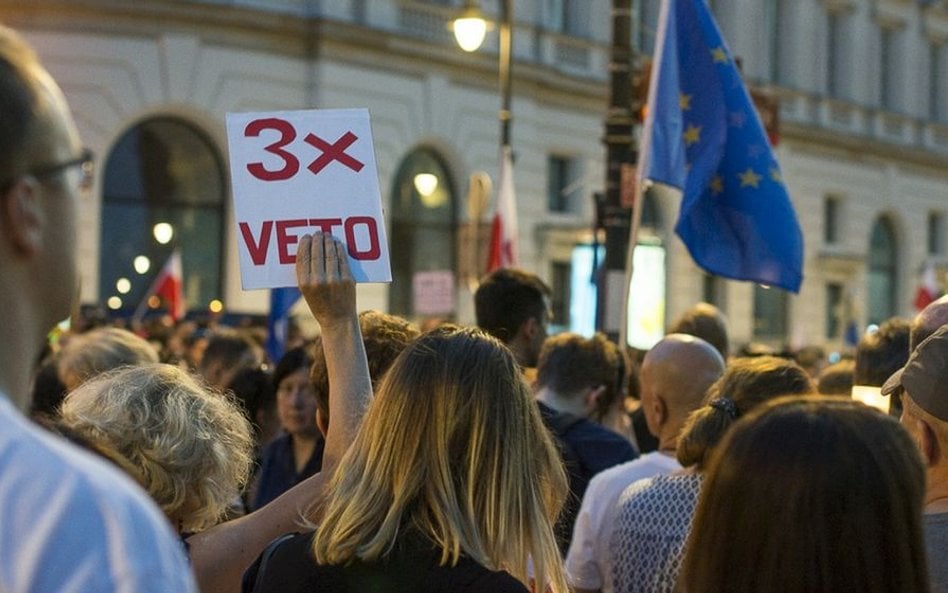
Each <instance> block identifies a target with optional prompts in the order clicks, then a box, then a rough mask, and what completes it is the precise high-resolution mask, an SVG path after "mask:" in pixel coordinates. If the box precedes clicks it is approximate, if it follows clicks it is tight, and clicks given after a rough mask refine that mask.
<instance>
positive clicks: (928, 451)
mask: <svg viewBox="0 0 948 593" xmlns="http://www.w3.org/2000/svg"><path fill="white" fill-rule="evenodd" d="M915 422H916V428H917V429H918V434H919V440H920V442H919V444H918V448H919V449H920V450H921V452H922V459H923V460H924V461H925V465H926V466H927V467H934V466H935V465H938V462H939V461H940V459H941V445H940V444H939V443H938V437H936V436H935V431H934V430H932V427H931V426H929V424H928V422H925V421H924V420H922V419H921V418H919V419H917V420H915Z"/></svg>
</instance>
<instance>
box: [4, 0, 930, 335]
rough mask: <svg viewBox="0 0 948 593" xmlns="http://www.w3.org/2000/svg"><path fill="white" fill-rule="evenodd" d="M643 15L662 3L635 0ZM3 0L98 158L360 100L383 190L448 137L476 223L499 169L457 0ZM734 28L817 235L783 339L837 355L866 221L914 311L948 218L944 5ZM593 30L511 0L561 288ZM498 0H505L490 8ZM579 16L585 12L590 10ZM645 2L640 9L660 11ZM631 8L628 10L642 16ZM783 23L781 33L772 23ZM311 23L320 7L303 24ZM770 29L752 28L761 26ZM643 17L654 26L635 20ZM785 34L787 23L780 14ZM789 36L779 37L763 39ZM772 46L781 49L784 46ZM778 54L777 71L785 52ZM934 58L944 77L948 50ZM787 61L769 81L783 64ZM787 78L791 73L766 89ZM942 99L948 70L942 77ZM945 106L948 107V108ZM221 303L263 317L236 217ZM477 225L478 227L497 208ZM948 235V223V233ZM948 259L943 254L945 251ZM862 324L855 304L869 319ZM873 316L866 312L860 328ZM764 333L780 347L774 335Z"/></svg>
mask: <svg viewBox="0 0 948 593" xmlns="http://www.w3.org/2000/svg"><path fill="white" fill-rule="evenodd" d="M641 1H642V2H643V3H645V4H646V5H648V4H651V5H652V6H651V7H649V6H644V7H643V8H644V9H647V12H648V13H649V14H654V13H655V10H654V9H655V7H656V6H657V2H654V1H653V0H641ZM22 4H23V3H21V2H16V1H14V0H0V20H2V21H3V22H5V23H7V24H9V25H11V26H14V27H15V28H17V29H19V30H20V31H22V32H23V33H24V35H25V36H26V37H27V39H28V40H29V41H30V42H31V43H32V44H33V45H34V46H35V47H36V48H37V51H38V52H39V53H40V55H41V58H42V59H43V61H44V62H45V63H46V65H47V66H48V68H49V69H50V71H51V72H52V73H53V75H54V76H55V77H56V78H57V80H58V81H59V82H60V83H61V85H62V87H63V89H64V91H65V92H66V95H67V97H68V99H69V101H70V104H71V106H72V109H73V111H74V112H75V116H76V120H77V124H78V125H79V128H80V132H81V134H82V137H83V139H84V141H85V142H86V144H88V145H89V146H90V147H91V148H92V149H93V150H95V151H96V153H97V154H98V155H102V156H104V155H107V154H108V153H109V151H110V149H111V147H112V146H113V145H114V143H115V142H116V140H117V139H118V138H119V137H120V136H121V135H122V134H123V133H124V132H125V131H126V130H127V129H128V128H129V127H130V126H132V125H134V124H135V123H136V122H138V121H140V120H142V119H143V118H146V117H149V116H151V115H156V114H171V115H176V116H179V117H181V118H183V119H185V120H186V121H188V122H190V123H191V124H193V125H194V126H196V127H197V128H199V129H201V130H203V131H204V132H206V133H207V134H208V135H209V136H210V137H211V138H212V139H213V141H214V142H215V143H216V145H217V146H218V147H219V148H220V150H221V151H222V153H226V145H227V143H226V136H225V132H224V114H225V113H227V112H230V111H255V110H259V111H264V110H266V111H270V110H282V109H301V108H309V107H322V108H329V107H357V106H358V107H368V108H369V110H370V113H371V115H372V124H373V134H374V136H375V141H376V156H377V159H378V165H379V176H380V184H381V187H382V193H383V200H385V201H386V207H387V206H389V205H390V204H389V200H390V198H391V196H390V193H391V190H392V185H393V183H394V176H395V173H396V171H397V169H398V167H399V165H400V163H401V162H402V160H403V159H404V158H405V156H406V155H408V154H409V153H410V152H411V151H412V150H413V149H415V148H417V147H422V146H427V147H432V148H434V149H436V150H437V151H438V152H439V154H440V155H441V156H442V157H443V158H444V159H445V161H446V163H447V164H448V166H449V168H450V169H451V173H452V177H453V179H454V185H455V187H454V188H453V189H454V193H455V195H456V196H457V197H458V200H459V203H458V208H457V211H458V213H459V214H458V223H459V224H461V225H464V224H466V223H468V222H470V221H469V220H468V214H467V204H466V196H465V194H466V191H467V179H468V177H469V175H471V174H472V173H474V172H476V171H486V172H487V173H489V174H490V175H491V177H493V178H494V179H496V178H497V163H498V148H497V147H498V124H497V110H498V107H499V98H498V95H497V88H496V68H497V56H496V53H495V52H496V49H493V50H492V49H490V48H496V39H495V35H494V34H492V36H491V38H490V39H488V41H487V43H486V46H485V47H486V49H484V50H482V51H479V52H477V53H475V54H472V55H467V54H463V53H462V52H460V50H458V49H456V47H455V46H454V45H453V43H452V42H451V39H450V33H449V32H448V31H447V29H446V26H447V25H446V22H447V20H448V19H449V18H450V16H451V15H452V14H453V13H454V11H455V9H456V8H455V7H454V6H452V5H457V4H459V3H458V2H453V3H452V2H450V1H446V2H423V1H410V0H386V1H377V2H368V1H358V0H340V1H338V2H306V1H303V0H296V1H291V0H283V1H280V2H254V1H250V0H245V1H237V0H231V1H227V2H224V1H220V0H218V1H211V0H207V1H204V2H198V1H195V2H179V1H172V0H154V1H149V2H137V3H122V2H114V1H107V0H99V1H92V0H90V1H88V2H84V3H82V4H81V5H79V6H77V5H76V4H74V3H71V2H67V1H65V0H60V1H53V0H49V1H47V0H43V1H39V0H38V1H36V2H32V3H30V4H29V5H28V6H22ZM713 4H714V6H715V9H716V10H717V11H718V12H719V16H720V19H721V22H722V28H723V29H724V32H725V35H726V36H727V37H728V39H729V40H730V43H731V46H732V50H733V52H734V53H735V54H736V55H740V56H741V57H742V58H743V63H744V69H745V72H746V73H747V77H748V79H749V80H752V81H753V82H754V83H755V84H758V85H760V86H763V87H765V88H768V89H770V90H771V91H772V92H774V93H776V94H777V95H778V96H779V98H780V99H781V115H782V118H783V125H782V135H781V142H780V145H779V147H778V149H777V154H778V159H779V160H780V162H781V166H782V169H783V172H784V178H785V180H786V182H787V184H788V187H789V189H790V194H791V196H792V198H793V200H794V204H795V206H796V209H797V213H798V216H799V218H800V222H801V225H802V227H803V230H804V236H805V239H806V273H805V281H804V285H803V289H802V291H801V293H800V295H799V296H795V297H791V298H790V301H789V319H788V327H789V328H790V330H789V331H788V335H787V336H785V337H784V339H786V340H787V341H789V342H791V343H793V344H795V345H801V344H803V343H826V344H828V345H829V346H831V347H836V346H839V345H840V340H839V338H838V337H827V336H826V335H825V333H826V332H825V319H826V307H827V305H826V303H825V286H826V283H828V282H834V283H841V284H843V285H844V286H845V287H846V288H847V291H848V292H849V293H851V294H852V295H853V298H854V300H855V302H856V307H855V309H856V310H857V311H858V310H859V303H861V302H862V301H864V300H865V297H866V295H865V290H866V265H865V258H866V255H867V253H868V242H869V230H870V228H871V226H872V224H873V223H874V221H876V220H877V219H878V218H879V217H880V216H888V217H889V218H890V219H891V220H892V221H893V222H894V223H895V226H896V229H897V235H898V240H899V258H900V263H901V265H900V268H899V276H898V286H899V288H898V312H899V313H901V314H903V315H909V314H911V312H912V310H911V300H912V297H913V295H914V290H915V284H916V273H917V270H918V268H919V266H920V265H921V264H922V262H924V261H925V260H926V259H928V258H929V257H932V256H931V255H930V254H928V253H927V249H926V245H927V241H926V240H925V238H924V234H925V232H926V229H927V227H926V225H927V217H928V213H929V212H943V211H946V212H948V124H946V123H945V122H944V121H940V122H936V121H933V120H932V118H931V114H932V113H935V112H937V110H933V109H932V108H931V106H930V105H929V97H933V96H935V97H939V98H940V100H946V99H945V97H946V96H948V93H946V92H937V93H930V92H928V90H927V89H928V87H927V85H928V84H930V80H929V78H930V74H931V68H930V64H929V62H928V60H929V59H930V55H929V53H927V52H926V51H924V50H923V49H924V48H927V47H930V45H931V44H932V43H933V42H936V41H939V40H940V41H945V40H946V39H948V10H946V8H945V3H944V2H932V3H928V5H927V7H923V6H922V4H921V3H918V2H908V1H905V0H885V1H883V0H878V1H877V0H841V1H836V0H826V1H824V0H790V1H789V2H788V1H786V0H782V2H780V3H778V2H776V1H775V0H774V1H770V0H769V1H768V2H763V1H760V0H732V1H730V2H729V1H728V0H718V1H716V2H714V3H713ZM581 5H582V6H580V4H577V5H576V6H580V8H579V9H578V10H588V13H587V15H586V18H587V19H588V25H586V27H585V31H584V34H583V35H582V36H574V35H565V34H561V33H559V32H557V31H551V30H548V29H546V28H544V25H543V23H544V22H546V20H547V19H549V18H550V16H549V14H547V12H548V11H549V9H550V8H549V7H550V6H554V7H555V8H558V7H560V6H562V4H561V3H559V2H549V3H547V2H541V1H540V0H530V1H523V2H521V1H520V0H518V2H517V3H516V10H517V27H516V30H515V48H514V49H515V55H516V57H517V62H516V64H515V68H514V100H513V114H514V120H513V132H512V134H513V144H514V147H515V151H516V156H517V161H516V178H515V179H516V193H517V197H518V209H519V217H520V229H521V241H520V254H521V258H522V261H521V264H522V265H523V266H524V267H526V268H528V269H531V270H534V271H536V272H537V273H539V274H540V275H541V276H543V277H544V278H547V279H549V278H550V275H551V273H552V272H551V269H552V265H553V263H555V262H557V261H561V262H562V261H568V260H569V257H570V254H571V251H572V247H573V246H575V245H576V244H577V243H579V242H584V241H588V240H589V239H590V230H589V229H590V226H591V220H592V216H593V206H592V199H591V196H592V194H593V192H595V191H599V190H601V188H602V184H603V178H604V163H603V158H604V148H603V146H602V144H601V137H602V133H603V118H604V109H605V105H606V91H607V89H606V74H607V70H606V68H607V59H608V53H607V49H608V48H607V43H608V38H609V27H610V24H609V10H608V9H609V2H608V0H589V1H588V2H586V1H583V2H581ZM485 6H486V7H487V8H489V9H493V8H495V6H494V3H490V2H488V3H486V4H485ZM583 6H584V7H585V8H582V7H583ZM828 10H840V11H844V12H845V13H846V14H849V15H851V21H850V22H848V24H847V25H846V26H847V27H850V28H849V29H848V31H849V35H847V41H846V43H849V44H851V45H847V46H845V48H843V49H840V50H839V51H843V52H844V53H845V56H848V58H847V60H848V62H849V63H851V68H850V69H849V70H847V71H846V72H844V73H842V74H840V80H839V81H838V82H839V84H837V85H836V87H837V89H839V93H841V94H842V95H844V96H828V95H827V94H826V74H827V65H826V63H825V51H824V48H825V44H826V41H827V40H826V34H827V33H826V29H827V21H826V18H825V15H826V14H827V11H828ZM649 11H650V12H649ZM637 14H638V13H637ZM774 14H779V15H780V20H779V23H778V24H777V25H774V26H773V28H771V27H770V25H766V23H768V22H769V21H768V20H767V19H769V18H773V17H772V15H774ZM307 17H308V18H307ZM880 23H883V24H885V25H886V26H897V27H900V28H901V30H903V31H904V36H903V37H902V38H901V39H902V42H901V43H902V45H900V50H899V51H900V52H901V53H900V55H901V56H902V57H903V59H904V63H905V71H904V73H900V74H899V75H898V76H897V77H896V78H895V79H893V80H894V81H895V82H896V83H897V84H898V86H899V89H900V90H899V93H898V105H899V106H900V108H899V110H898V111H891V110H886V109H881V108H880V101H881V99H880V97H879V91H878V88H879V80H878V76H879V75H878V71H879V63H878V60H879V58H878V56H877V54H878V43H879V34H878V29H879V27H880ZM750 24H758V25H759V26H749V25H750ZM642 25H643V26H645V27H648V26H653V25H649V23H648V22H645V23H642ZM778 25H779V26H778ZM771 29H773V30H774V31H779V35H778V36H777V37H776V38H775V37H774V35H773V34H770V33H769V32H770V31H771ZM775 43H776V44H778V45H779V48H777V49H775V48H774V47H773V44H775ZM774 60H776V61H777V62H779V63H778V64H774V63H772V62H774ZM943 63H944V64H946V68H948V59H945V60H944V62H943ZM777 66H779V67H780V68H779V70H780V71H779V75H778V73H777V70H778V68H777ZM778 79H779V82H780V84H776V81H777V80H778ZM935 84H937V85H941V86H940V87H939V89H943V90H945V91H948V87H946V85H948V73H945V74H943V75H941V76H940V77H938V78H937V80H936V81H935ZM941 113H944V114H945V115H946V117H948V108H945V109H944V110H943V111H941ZM551 154H556V155H565V156H569V157H571V158H573V159H574V160H575V161H576V162H577V163H578V166H579V169H580V171H581V174H580V178H581V182H580V187H581V190H580V191H579V192H578V194H579V196H580V197H579V199H578V202H577V203H576V204H575V205H574V207H573V208H571V209H570V210H569V211H567V212H550V211H549V210H548V208H547V195H546V194H547V181H548V176H549V171H548V157H549V155H551ZM100 192H101V188H99V187H96V188H94V190H93V191H92V195H90V196H89V200H88V202H87V204H86V208H85V209H84V211H83V225H82V232H81V234H80V239H79V240H80V244H79V245H78V246H77V248H78V249H79V251H80V256H81V257H80V259H81V261H82V270H81V271H82V278H83V288H82V298H83V300H84V301H86V302H93V301H96V300H98V299H100V298H102V297H103V295H100V294H98V288H97V287H98V276H97V275H98V264H97V262H98V261H99V255H100V252H101V250H103V249H108V246H105V245H100V244H99V243H100V239H99V238H100V225H101V223H102V221H101V220H100V210H101V207H100V206H101V204H100V202H99V200H100V197H101V196H100ZM828 195H833V196H837V197H838V198H839V199H840V200H841V204H842V212H843V216H842V218H841V227H840V229H839V231H840V238H839V240H838V241H837V242H836V243H835V244H833V245H825V244H824V242H823V225H824V222H825V221H824V220H823V204H824V200H825V199H826V197H827V196H828ZM660 209H661V212H662V221H663V222H662V228H660V229H657V231H658V235H659V236H660V237H661V238H662V239H663V241H664V243H665V245H666V247H667V248H668V256H667V263H668V272H667V278H668V280H667V287H666V288H667V295H668V302H667V306H666V311H667V315H668V319H669V320H671V319H672V318H674V317H675V316H677V315H678V314H679V313H680V312H681V311H683V310H684V309H686V308H687V307H689V306H690V305H692V304H693V303H695V302H696V301H698V300H700V299H701V298H702V294H703V293H702V290H703V273H702V272H701V271H700V270H698V269H697V268H696V266H695V265H694V264H693V262H692V261H691V259H690V257H689V256H688V253H687V251H686V250H685V248H684V246H683V245H682V244H681V242H680V241H679V240H678V239H677V238H676V237H675V236H674V232H673V226H674V220H675V218H676V210H677V204H676V203H674V202H663V203H662V204H661V205H660ZM227 212H228V214H227V216H228V222H227V225H226V226H227V228H228V233H227V237H226V245H225V253H226V254H227V259H226V262H225V264H224V266H225V268H224V279H225V280H224V290H223V295H222V297H223V300H224V302H225V304H226V306H227V307H228V308H231V309H235V310H245V311H263V310H265V308H266V302H267V301H266V298H267V296H266V293H265V292H262V291H253V292H245V291H242V290H241V289H240V281H239V271H238V261H237V250H236V239H235V234H234V232H233V230H232V229H230V226H231V225H232V221H231V218H230V214H229V208H228V209H227ZM485 220H486V217H485ZM946 232H948V231H946ZM934 257H935V260H936V262H937V263H938V264H939V265H942V266H944V265H945V264H946V263H948V260H946V259H945V254H944V253H939V254H935V255H934ZM464 280H465V279H464V278H460V277H459V278H458V297H457V312H456V315H457V318H458V319H459V320H460V321H463V322H466V321H471V320H472V318H473V314H472V307H471V303H470V293H469V292H468V284H467V283H466V282H465V281H464ZM725 294H726V298H725V302H723V303H722V305H723V307H724V309H725V311H726V313H727V314H728V316H729V319H730V323H731V330H732V335H733V338H734V342H735V344H740V343H742V342H746V341H750V340H752V339H755V338H758V336H755V335H754V329H753V327H754V322H753V287H752V286H749V285H747V284H744V283H737V282H727V283H726V292H725ZM387 295H388V293H387V287H386V286H384V285H370V286H363V287H360V304H361V305H362V306H363V307H365V308H378V309H386V308H387V303H388V301H387ZM857 315H858V314H857ZM864 317H865V315H864V313H863V314H861V317H860V318H859V320H860V321H862V320H864ZM767 339H768V340H770V341H774V342H776V341H780V340H779V338H773V337H767Z"/></svg>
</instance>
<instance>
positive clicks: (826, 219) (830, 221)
mask: <svg viewBox="0 0 948 593" xmlns="http://www.w3.org/2000/svg"><path fill="white" fill-rule="evenodd" d="M839 209H840V199H839V198H838V197H837V196H826V198H825V199H824V200H823V242H824V243H826V244H827V245H835V244H836V243H838V242H839Z"/></svg>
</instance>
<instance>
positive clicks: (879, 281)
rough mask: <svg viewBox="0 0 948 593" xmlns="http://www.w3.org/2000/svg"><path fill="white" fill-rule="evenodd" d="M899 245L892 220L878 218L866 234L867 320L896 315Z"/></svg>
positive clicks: (873, 321)
mask: <svg viewBox="0 0 948 593" xmlns="http://www.w3.org/2000/svg"><path fill="white" fill-rule="evenodd" d="M897 262H898V246H897V245H896V240H895V231H894V230H893V228H892V223H891V222H890V221H889V220H888V219H886V218H880V219H879V220H877V221H876V223H875V224H874V225H873V226H872V232H871V233H870V235H869V262H868V263H869V265H868V273H867V276H868V299H867V301H868V304H867V313H868V319H867V321H868V322H869V323H882V322H883V321H885V320H886V319H888V318H889V317H892V316H893V315H895V314H896V306H895V303H896V292H895V291H896V283H895V281H896V277H897V273H898V267H897Z"/></svg>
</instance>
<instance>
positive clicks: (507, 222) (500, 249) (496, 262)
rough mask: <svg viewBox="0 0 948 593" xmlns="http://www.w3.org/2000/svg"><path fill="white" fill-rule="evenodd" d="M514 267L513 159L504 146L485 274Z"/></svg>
mask: <svg viewBox="0 0 948 593" xmlns="http://www.w3.org/2000/svg"><path fill="white" fill-rule="evenodd" d="M515 265H517V201H516V199H515V197H514V184H513V157H512V151H511V148H510V146H504V147H503V153H502V154H501V162H500V189H499V190H498V191H497V209H496V211H495V212H494V221H493V224H492V225H491V229H490V255H489V257H488V259H487V272H488V273H490V272H493V271H494V270H496V269H498V268H509V267H512V266H515Z"/></svg>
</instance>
